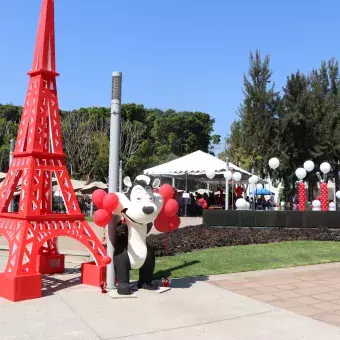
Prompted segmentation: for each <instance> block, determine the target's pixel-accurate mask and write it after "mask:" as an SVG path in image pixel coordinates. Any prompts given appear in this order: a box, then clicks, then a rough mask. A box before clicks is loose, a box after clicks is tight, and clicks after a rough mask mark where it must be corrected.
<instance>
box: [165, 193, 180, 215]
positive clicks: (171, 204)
mask: <svg viewBox="0 0 340 340" xmlns="http://www.w3.org/2000/svg"><path fill="white" fill-rule="evenodd" d="M178 209H179V206H178V202H177V201H176V200H174V199H172V198H171V199H169V200H168V201H167V202H166V203H165V205H164V207H163V211H164V215H165V216H166V217H172V216H174V215H176V214H177V211H178Z"/></svg>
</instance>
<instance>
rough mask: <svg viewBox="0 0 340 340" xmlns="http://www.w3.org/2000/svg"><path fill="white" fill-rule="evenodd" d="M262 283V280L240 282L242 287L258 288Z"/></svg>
mask: <svg viewBox="0 0 340 340" xmlns="http://www.w3.org/2000/svg"><path fill="white" fill-rule="evenodd" d="M263 286H264V285H263V283H262V282H246V283H243V284H242V287H243V288H259V287H263Z"/></svg>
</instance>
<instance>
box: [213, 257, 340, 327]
mask: <svg viewBox="0 0 340 340" xmlns="http://www.w3.org/2000/svg"><path fill="white" fill-rule="evenodd" d="M210 282H211V283H212V284H213V285H215V286H218V287H221V288H224V289H226V290H229V291H232V292H234V293H237V294H240V295H244V296H248V297H250V298H252V299H255V300H258V301H263V302H266V303H268V304H270V305H272V306H276V307H281V308H284V309H287V310H289V311H292V312H294V313H298V314H301V315H305V316H308V317H311V318H313V319H316V320H320V321H323V322H327V323H329V324H332V325H336V326H339V327H340V263H334V264H322V265H316V266H307V267H297V268H289V269H279V270H271V271H262V272H261V271H259V272H251V273H237V274H232V275H224V276H218V277H215V278H214V277H212V278H211V281H210Z"/></svg>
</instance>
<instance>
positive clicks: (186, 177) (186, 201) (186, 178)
mask: <svg viewBox="0 0 340 340" xmlns="http://www.w3.org/2000/svg"><path fill="white" fill-rule="evenodd" d="M185 192H186V193H187V192H188V173H186V174H185ZM187 211H188V199H187V198H186V199H185V217H187Z"/></svg>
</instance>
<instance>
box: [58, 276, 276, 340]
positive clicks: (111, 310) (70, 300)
mask: <svg viewBox="0 0 340 340" xmlns="http://www.w3.org/2000/svg"><path fill="white" fill-rule="evenodd" d="M173 283H174V288H172V289H171V291H169V292H166V293H164V294H160V295H156V294H155V295H153V294H138V293H137V294H138V299H131V300H112V299H110V298H109V297H107V295H106V294H98V292H97V291H95V290H93V291H92V292H90V291H89V292H87V294H82V295H81V299H80V298H78V297H77V295H76V294H73V293H71V292H70V291H68V290H65V291H60V292H59V294H60V295H61V296H62V298H63V300H64V301H65V302H66V303H67V304H68V305H69V306H71V308H72V309H73V310H74V311H75V313H77V314H78V315H79V317H80V318H81V319H82V320H84V321H85V322H86V323H87V324H88V325H90V327H91V329H93V330H94V332H95V333H96V334H98V335H99V336H100V337H101V338H103V339H110V338H115V337H116V338H119V337H131V336H132V335H134V334H142V333H149V332H159V331H162V330H166V329H171V328H182V327H190V326H193V325H197V324H204V323H209V322H215V321H216V320H225V319H232V318H237V317H241V316H244V315H250V314H257V313H265V312H268V311H271V310H274V309H276V308H277V307H274V306H271V305H267V304H263V303H262V302H259V301H255V300H252V299H249V298H247V297H244V296H241V295H238V294H234V293H232V292H229V291H227V290H223V289H221V288H217V287H215V286H213V285H210V284H207V283H204V282H196V283H194V282H191V281H189V280H177V282H176V280H174V281H173ZM176 286H177V288H176ZM188 288H190V289H188ZM129 320H131V321H129ZM158 336H159V335H158ZM180 338H181V339H182V338H183V339H185V337H180Z"/></svg>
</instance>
